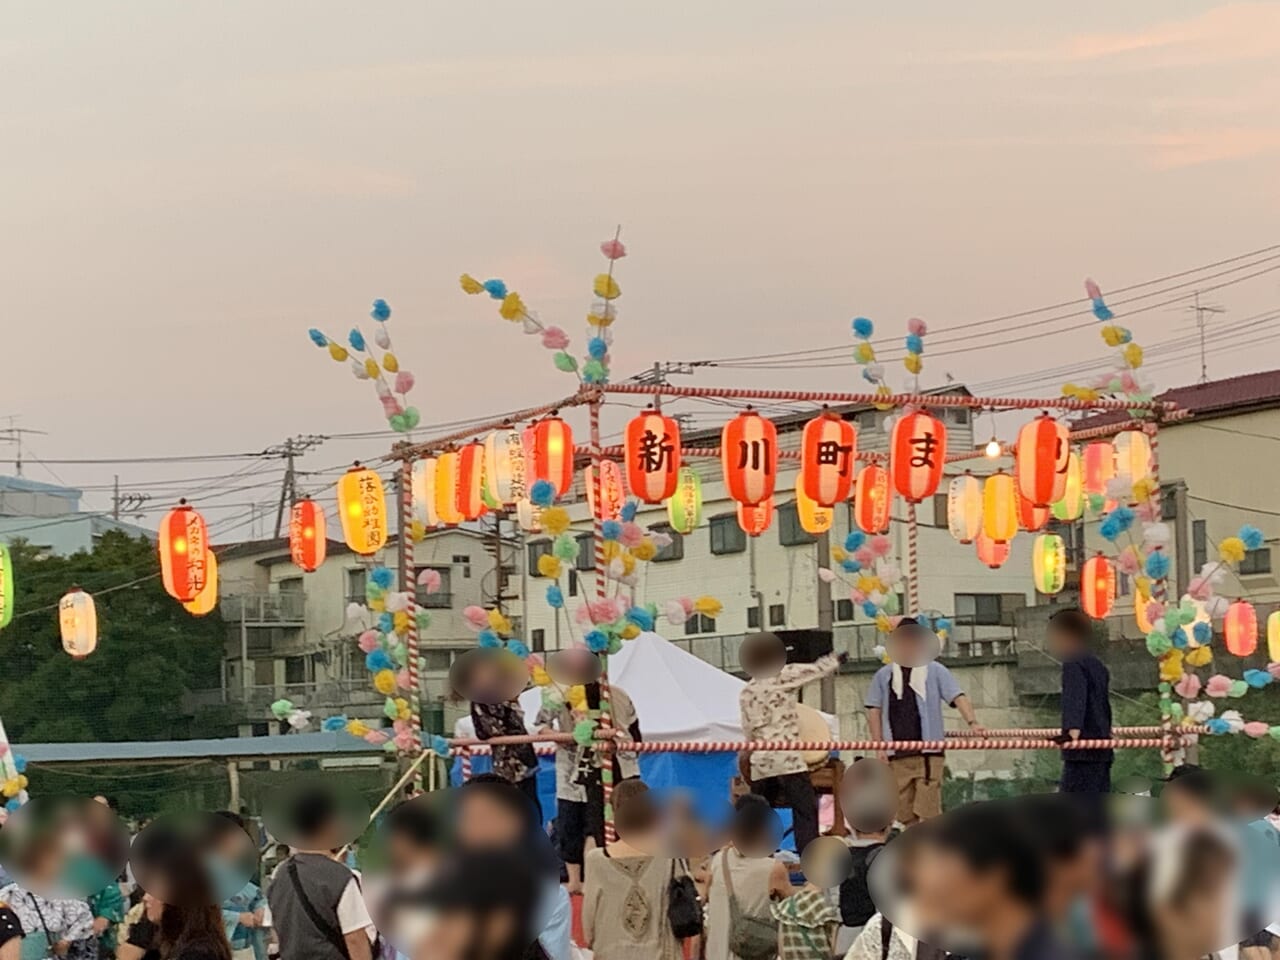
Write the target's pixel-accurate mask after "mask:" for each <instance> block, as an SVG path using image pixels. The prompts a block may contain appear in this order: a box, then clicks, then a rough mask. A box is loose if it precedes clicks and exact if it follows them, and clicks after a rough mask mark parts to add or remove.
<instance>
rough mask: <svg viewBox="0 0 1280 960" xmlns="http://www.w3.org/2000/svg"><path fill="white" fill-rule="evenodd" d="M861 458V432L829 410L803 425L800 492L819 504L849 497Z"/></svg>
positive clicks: (797, 487)
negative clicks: (859, 441) (859, 436)
mask: <svg viewBox="0 0 1280 960" xmlns="http://www.w3.org/2000/svg"><path fill="white" fill-rule="evenodd" d="M857 457H858V431H857V430H855V429H854V428H853V424H851V423H849V422H848V421H846V420H842V419H841V418H840V417H838V416H836V415H835V414H834V413H831V412H830V411H828V410H824V411H823V412H822V414H821V415H820V416H817V417H814V418H813V419H812V420H810V421H809V422H808V423H806V424H805V425H804V433H803V435H802V437H801V441H800V476H801V477H802V478H803V484H798V485H797V486H796V490H797V492H800V490H801V486H803V488H804V489H803V493H804V495H805V496H806V497H807V498H808V499H809V500H810V501H811V502H812V503H815V504H817V505H818V506H820V507H829V506H831V505H832V504H835V503H839V502H841V501H842V500H848V499H849V491H850V490H851V489H852V488H853V477H854V472H855V470H856V462H857Z"/></svg>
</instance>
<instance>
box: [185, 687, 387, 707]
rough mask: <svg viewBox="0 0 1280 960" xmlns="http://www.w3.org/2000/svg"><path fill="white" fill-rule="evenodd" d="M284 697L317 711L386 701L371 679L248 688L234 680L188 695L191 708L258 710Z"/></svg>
mask: <svg viewBox="0 0 1280 960" xmlns="http://www.w3.org/2000/svg"><path fill="white" fill-rule="evenodd" d="M281 699H285V700H292V701H294V702H295V703H297V704H299V705H300V706H305V708H306V709H309V710H312V711H313V712H314V711H316V710H317V709H327V710H341V709H342V708H344V707H347V706H356V707H368V706H371V705H373V704H378V703H382V701H383V699H384V698H383V696H382V695H381V694H380V693H378V692H377V691H376V690H374V689H373V687H372V685H370V683H369V682H368V681H367V680H325V681H323V682H314V681H312V682H308V683H278V684H250V685H249V686H248V688H245V687H242V686H241V685H240V684H238V683H234V682H233V683H230V684H228V685H227V686H226V687H219V688H216V689H210V690H192V691H190V692H189V693H188V694H187V696H186V704H187V707H188V708H189V709H200V708H208V707H217V706H221V705H224V704H227V705H234V706H237V707H243V708H244V709H245V710H246V711H247V712H249V713H254V712H259V711H266V710H268V709H269V708H270V706H271V704H272V703H274V702H275V701H276V700H281Z"/></svg>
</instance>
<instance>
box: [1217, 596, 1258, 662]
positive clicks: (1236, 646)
mask: <svg viewBox="0 0 1280 960" xmlns="http://www.w3.org/2000/svg"><path fill="white" fill-rule="evenodd" d="M1222 635H1223V637H1224V638H1225V639H1226V642H1227V650H1229V651H1230V652H1231V653H1233V654H1235V655H1236V656H1237V657H1248V656H1252V655H1253V652H1254V651H1255V650H1257V649H1258V611H1256V610H1255V609H1254V608H1253V604H1252V603H1250V602H1249V601H1247V600H1237V601H1236V602H1235V603H1233V604H1231V606H1229V607H1227V614H1226V617H1225V618H1224V619H1223V621H1222Z"/></svg>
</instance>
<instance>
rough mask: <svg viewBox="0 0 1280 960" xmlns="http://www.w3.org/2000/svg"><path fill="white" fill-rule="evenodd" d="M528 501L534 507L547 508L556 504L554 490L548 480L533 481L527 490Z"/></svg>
mask: <svg viewBox="0 0 1280 960" xmlns="http://www.w3.org/2000/svg"><path fill="white" fill-rule="evenodd" d="M529 501H530V502H531V503H532V504H533V505H534V506H535V507H549V506H551V504H553V503H555V502H556V488H555V487H553V486H552V485H551V481H550V480H535V481H534V483H533V486H531V487H530V488H529Z"/></svg>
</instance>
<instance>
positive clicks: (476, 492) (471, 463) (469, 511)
mask: <svg viewBox="0 0 1280 960" xmlns="http://www.w3.org/2000/svg"><path fill="white" fill-rule="evenodd" d="M453 496H454V505H455V506H456V507H457V508H458V512H459V513H461V514H462V516H463V517H464V518H465V519H467V520H478V519H479V518H480V517H482V516H484V514H485V512H486V511H487V509H488V508H487V507H486V506H485V505H484V444H482V443H468V444H465V445H464V446H463V447H462V448H461V449H459V450H458V485H457V487H455V488H454V491H453Z"/></svg>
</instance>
